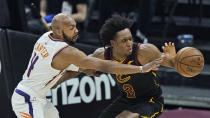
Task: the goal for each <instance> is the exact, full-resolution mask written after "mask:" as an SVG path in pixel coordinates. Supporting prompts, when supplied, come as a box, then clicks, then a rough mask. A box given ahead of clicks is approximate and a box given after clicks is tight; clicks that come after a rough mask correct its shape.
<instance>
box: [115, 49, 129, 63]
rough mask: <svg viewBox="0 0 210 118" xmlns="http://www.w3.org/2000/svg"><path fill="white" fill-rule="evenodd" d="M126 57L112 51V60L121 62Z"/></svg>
mask: <svg viewBox="0 0 210 118" xmlns="http://www.w3.org/2000/svg"><path fill="white" fill-rule="evenodd" d="M126 57H127V56H125V55H122V54H120V53H118V52H117V51H116V50H114V49H113V50H112V58H113V59H114V60H116V61H119V62H121V61H122V60H124V59H125V58H126Z"/></svg>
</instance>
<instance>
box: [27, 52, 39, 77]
mask: <svg viewBox="0 0 210 118" xmlns="http://www.w3.org/2000/svg"><path fill="white" fill-rule="evenodd" d="M38 59H39V56H38V55H36V53H34V56H33V58H32V59H31V65H30V67H29V69H28V73H27V76H28V77H29V76H30V74H31V71H32V70H33V69H34V65H35V63H36V62H37V60H38Z"/></svg>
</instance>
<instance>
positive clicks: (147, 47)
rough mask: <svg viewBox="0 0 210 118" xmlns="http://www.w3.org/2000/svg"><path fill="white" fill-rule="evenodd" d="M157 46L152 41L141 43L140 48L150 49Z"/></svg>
mask: <svg viewBox="0 0 210 118" xmlns="http://www.w3.org/2000/svg"><path fill="white" fill-rule="evenodd" d="M151 48H152V49H153V48H157V47H156V46H155V45H154V44H151V43H145V44H141V45H140V48H139V49H140V50H149V49H151Z"/></svg>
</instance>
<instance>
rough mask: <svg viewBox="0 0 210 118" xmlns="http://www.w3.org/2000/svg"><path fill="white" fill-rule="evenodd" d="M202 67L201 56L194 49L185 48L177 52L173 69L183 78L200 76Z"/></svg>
mask: <svg viewBox="0 0 210 118" xmlns="http://www.w3.org/2000/svg"><path fill="white" fill-rule="evenodd" d="M203 66H204V57H203V54H202V53H201V52H200V51H199V50H198V49H196V48H194V47H185V48H182V49H181V50H179V51H178V52H177V55H176V60H175V68H176V70H177V72H178V73H179V74H181V75H182V76H184V77H194V76H196V75H198V74H200V72H201V70H202V69H203Z"/></svg>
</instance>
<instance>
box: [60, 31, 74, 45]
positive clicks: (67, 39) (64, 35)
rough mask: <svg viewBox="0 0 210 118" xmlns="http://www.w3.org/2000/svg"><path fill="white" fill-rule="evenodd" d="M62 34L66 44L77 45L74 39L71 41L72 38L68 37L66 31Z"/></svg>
mask: <svg viewBox="0 0 210 118" xmlns="http://www.w3.org/2000/svg"><path fill="white" fill-rule="evenodd" d="M62 34H63V39H64V41H65V42H66V43H68V44H69V45H70V44H75V42H74V41H73V39H71V38H70V37H68V36H67V35H66V34H65V33H64V31H62Z"/></svg>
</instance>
